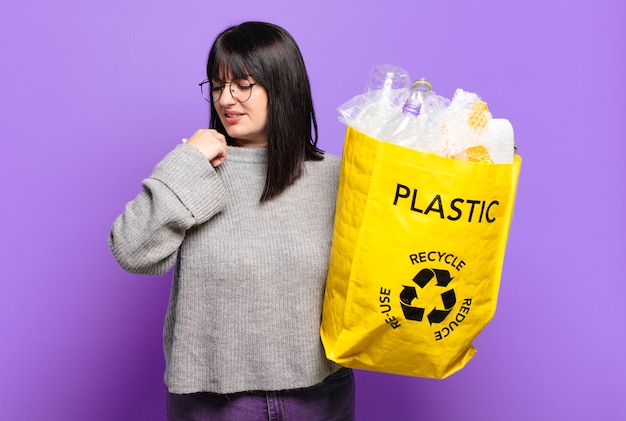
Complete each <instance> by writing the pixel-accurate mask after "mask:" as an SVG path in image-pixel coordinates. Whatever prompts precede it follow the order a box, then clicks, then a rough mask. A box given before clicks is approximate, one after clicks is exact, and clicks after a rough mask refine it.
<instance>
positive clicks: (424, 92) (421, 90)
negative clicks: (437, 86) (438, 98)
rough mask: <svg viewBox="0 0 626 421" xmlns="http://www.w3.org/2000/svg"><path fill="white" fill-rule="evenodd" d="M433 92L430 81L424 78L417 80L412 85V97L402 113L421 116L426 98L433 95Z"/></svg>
mask: <svg viewBox="0 0 626 421" xmlns="http://www.w3.org/2000/svg"><path fill="white" fill-rule="evenodd" d="M432 91H433V85H432V84H431V83H430V82H429V81H427V80H426V79H424V78H422V79H419V80H416V81H415V82H413V84H412V85H411V95H410V96H409V99H407V101H406V103H405V104H404V106H403V107H402V111H403V112H404V113H407V114H412V115H419V114H420V111H421V109H422V105H424V102H425V101H424V100H425V98H426V97H427V96H429V95H430V94H432Z"/></svg>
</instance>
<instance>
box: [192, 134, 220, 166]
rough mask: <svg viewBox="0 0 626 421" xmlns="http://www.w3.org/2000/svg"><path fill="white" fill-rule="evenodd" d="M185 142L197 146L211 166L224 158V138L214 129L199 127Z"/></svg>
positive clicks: (216, 164) (218, 163)
mask: <svg viewBox="0 0 626 421" xmlns="http://www.w3.org/2000/svg"><path fill="white" fill-rule="evenodd" d="M186 143H187V144H189V145H191V146H193V147H195V148H197V149H198V150H199V151H200V152H202V154H203V155H204V156H205V157H206V159H207V160H208V161H209V162H210V163H211V165H212V166H213V167H217V166H218V165H220V164H221V163H222V162H224V160H225V159H226V155H227V154H228V152H227V149H226V138H225V137H224V135H222V134H221V133H219V132H218V131H217V130H214V129H200V130H198V131H197V132H195V133H194V134H193V136H191V137H190V138H189V139H188V140H187V142H186Z"/></svg>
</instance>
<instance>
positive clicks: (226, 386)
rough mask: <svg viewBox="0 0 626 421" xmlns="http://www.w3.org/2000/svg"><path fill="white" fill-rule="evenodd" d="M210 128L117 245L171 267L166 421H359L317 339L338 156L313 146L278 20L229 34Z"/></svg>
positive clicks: (142, 202) (141, 205) (298, 77)
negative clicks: (196, 420) (355, 420)
mask: <svg viewBox="0 0 626 421" xmlns="http://www.w3.org/2000/svg"><path fill="white" fill-rule="evenodd" d="M200 85H201V89H202V92H203V94H204V96H205V99H207V101H209V102H210V104H211V122H210V127H211V128H210V129H206V130H198V131H197V132H195V133H194V134H193V136H191V137H190V138H189V140H187V141H186V143H183V144H180V145H179V146H177V147H176V148H175V149H174V150H173V151H172V152H170V153H169V154H168V155H167V156H166V157H165V158H164V159H163V160H162V161H161V162H160V163H158V164H157V166H156V167H155V169H154V171H153V173H152V175H151V176H150V177H149V178H148V179H146V180H144V182H143V191H142V192H141V193H139V195H138V196H137V197H136V198H135V199H134V200H132V201H131V202H129V203H128V204H127V206H126V209H125V211H124V213H123V214H122V215H120V216H119V217H118V218H117V220H116V221H115V222H114V224H113V228H112V230H111V234H110V236H109V246H110V248H111V250H112V252H113V254H114V255H115V257H116V259H117V261H118V262H119V264H120V265H121V266H122V267H123V268H124V269H125V270H127V271H129V272H132V273H144V274H162V273H165V272H166V271H168V270H169V269H170V268H171V267H172V266H174V265H175V271H174V279H173V283H172V291H171V297H170V303H169V307H168V311H167V316H166V321H165V328H164V347H165V356H166V363H167V365H166V367H167V368H166V373H165V381H166V384H167V387H168V392H167V407H168V419H170V420H178V419H180V420H182V419H184V420H195V419H216V420H238V421H239V420H256V419H258V420H267V419H271V420H279V419H290V420H317V419H319V420H351V419H353V418H354V379H353V374H352V372H351V371H350V370H349V369H346V368H341V367H339V366H337V365H336V364H334V363H332V362H330V361H329V360H327V359H326V358H325V356H324V351H323V348H322V345H321V341H320V338H319V324H320V317H321V307H322V300H323V293H324V282H325V279H326V273H327V266H328V259H329V252H330V243H331V238H332V225H333V216H334V209H335V199H336V193H337V184H338V174H339V165H340V161H339V159H338V158H337V157H334V156H328V155H325V154H324V153H323V152H322V151H321V150H320V149H318V148H317V146H316V145H317V124H316V120H315V113H314V111H313V103H312V98H311V89H310V86H309V80H308V76H307V72H306V68H305V66H304V62H303V59H302V55H301V53H300V50H299V48H298V46H297V45H296V43H295V41H294V40H293V38H292V37H291V35H289V33H287V32H286V31H285V30H284V29H283V28H280V27H278V26H276V25H272V24H268V23H261V22H246V23H243V24H241V25H238V26H234V27H231V28H229V29H226V30H225V31H224V32H222V33H221V34H220V35H219V36H218V37H217V39H216V40H215V42H214V44H213V46H212V48H211V51H210V54H209V59H208V63H207V80H206V81H204V82H203V83H201V84H200Z"/></svg>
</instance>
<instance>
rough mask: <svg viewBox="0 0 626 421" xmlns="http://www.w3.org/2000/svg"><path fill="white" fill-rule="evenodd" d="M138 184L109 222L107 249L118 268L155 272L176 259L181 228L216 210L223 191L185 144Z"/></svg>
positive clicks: (222, 200)
mask: <svg viewBox="0 0 626 421" xmlns="http://www.w3.org/2000/svg"><path fill="white" fill-rule="evenodd" d="M142 185H143V190H142V191H141V192H140V193H139V194H138V195H137V197H136V198H135V199H133V200H132V201H130V202H129V203H128V204H127V205H126V208H125V210H124V213H122V214H121V215H120V216H118V217H117V219H116V220H115V222H114V223H113V227H112V229H111V232H110V234H109V238H108V242H109V248H110V249H111V252H112V253H113V255H114V256H115V259H116V260H117V262H118V264H119V265H120V266H121V267H122V268H123V269H124V270H126V271H128V272H131V273H143V274H149V275H159V274H162V273H165V272H167V271H168V270H169V269H170V268H171V267H172V266H173V265H174V263H175V262H176V255H177V252H178V248H179V247H180V244H181V243H182V241H183V239H184V237H185V232H186V231H187V230H188V229H189V228H191V227H193V226H194V225H198V224H202V223H204V222H206V221H208V220H209V219H210V218H212V217H213V216H214V215H216V214H217V213H219V212H220V211H221V210H222V209H223V208H224V207H225V206H226V203H227V194H226V190H225V188H224V185H223V183H222V181H221V180H220V178H219V177H218V175H217V173H216V171H215V170H214V169H213V167H212V166H211V164H210V163H209V162H208V161H207V160H206V159H205V158H204V156H203V155H202V154H201V153H200V152H199V151H197V150H196V149H195V148H193V146H190V145H185V144H181V145H179V146H177V147H176V149H174V150H173V151H172V152H170V153H169V154H168V155H167V156H166V157H165V158H164V159H163V160H162V161H161V162H159V163H158V164H157V166H156V167H155V168H154V170H153V172H152V175H151V176H150V177H149V178H147V179H146V180H144V181H143V183H142Z"/></svg>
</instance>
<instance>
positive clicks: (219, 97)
mask: <svg viewBox="0 0 626 421" xmlns="http://www.w3.org/2000/svg"><path fill="white" fill-rule="evenodd" d="M241 80H246V79H235V80H231V81H230V82H224V84H223V85H222V86H221V87H220V94H219V95H218V97H217V98H215V97H214V96H213V92H214V89H216V88H213V84H212V83H211V81H210V80H209V79H206V80H203V81H202V82H200V83H199V84H198V86H199V87H200V93H201V94H202V98H204V100H205V101H206V102H209V103H211V104H215V103H216V102H218V101H219V100H220V99H221V98H222V95H224V91H225V90H226V85H229V86H228V91H229V92H230V96H232V97H233V99H234V100H235V101H237V102H239V103H240V104H241V103H244V102H246V101H248V100H249V99H250V98H251V97H252V87H253V86H254V85H258V82H250V81H248V80H246V81H247V82H248V83H249V84H250V85H248V86H249V88H250V92H249V94H248V98H246V99H244V100H243V101H242V100H240V99H239V98H237V97H236V96H235V93H234V92H233V88H232V86H233V82H237V81H241ZM207 84H208V86H209V92H208V96H209V98H207V95H205V93H204V91H205V89H204V86H205V85H207ZM248 86H246V88H248Z"/></svg>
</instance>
